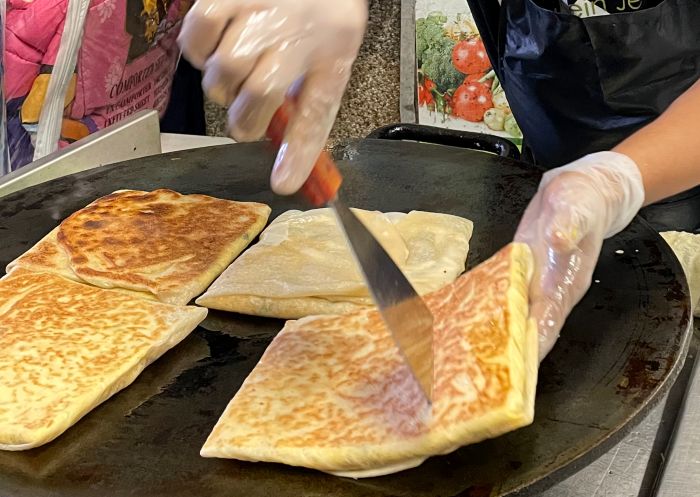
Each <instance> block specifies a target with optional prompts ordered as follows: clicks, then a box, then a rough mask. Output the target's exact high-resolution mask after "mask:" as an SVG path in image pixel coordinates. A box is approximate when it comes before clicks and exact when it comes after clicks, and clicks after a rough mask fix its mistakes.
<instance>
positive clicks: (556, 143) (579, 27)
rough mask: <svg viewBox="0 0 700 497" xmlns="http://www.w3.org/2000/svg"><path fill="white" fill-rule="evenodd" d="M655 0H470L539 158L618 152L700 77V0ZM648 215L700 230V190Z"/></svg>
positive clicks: (656, 221)
mask: <svg viewBox="0 0 700 497" xmlns="http://www.w3.org/2000/svg"><path fill="white" fill-rule="evenodd" d="M653 3H656V5H653V6H651V7H647V8H643V9H640V10H632V11H627V12H622V13H614V12H615V9H610V11H611V13H610V14H609V15H605V16H598V17H588V18H580V17H578V16H576V15H574V14H573V13H572V12H571V11H570V10H569V8H568V7H567V6H565V5H562V3H561V2H559V1H558V0H538V1H537V2H536V1H535V0H503V1H502V5H501V6H500V8H499V5H498V2H497V0H469V4H470V7H471V9H472V13H473V15H474V19H475V21H476V23H477V26H478V28H479V31H480V32H481V34H482V38H483V40H484V43H485V46H486V48H487V51H488V52H489V57H490V58H491V61H492V62H493V65H494V70H495V71H496V74H497V75H498V77H499V79H500V81H501V85H502V86H503V88H504V89H505V92H506V95H507V97H508V101H509V103H510V106H511V109H512V111H513V115H514V116H515V118H516V120H517V122H518V124H519V125H520V127H521V129H522V131H523V135H524V140H525V143H526V145H525V146H526V148H527V152H528V153H529V154H531V157H532V159H533V161H534V162H536V163H538V164H540V165H542V166H544V167H547V168H552V167H557V166H561V165H563V164H566V163H568V162H571V161H573V160H575V159H577V158H579V157H581V156H583V155H586V154H588V153H592V152H597V151H601V150H609V149H611V148H613V147H614V146H615V145H617V144H618V143H620V142H621V141H622V140H624V139H625V138H626V137H628V136H629V135H631V134H632V133H634V132H635V131H637V130H638V129H640V128H641V127H643V126H645V125H646V124H648V123H649V122H651V121H652V120H653V119H655V118H656V117H658V116H659V115H660V114H661V113H662V112H663V111H664V110H665V109H666V108H667V107H668V106H669V105H670V104H671V102H673V101H674V100H675V99H676V98H677V97H678V96H680V95H681V94H682V93H683V92H684V91H685V90H687V89H688V88H689V87H690V86H691V85H692V84H693V83H694V82H695V81H697V80H698V79H700V0H664V1H661V2H659V1H658V0H657V2H653ZM637 5H638V4H637ZM526 155H527V154H526ZM698 167H700V164H698ZM669 174H673V172H672V171H669ZM642 215H643V216H644V217H646V218H647V220H649V221H650V222H651V223H652V225H654V227H655V228H657V229H659V230H669V229H675V230H684V231H695V232H700V188H696V189H694V190H691V191H689V192H686V193H684V194H682V195H678V196H676V197H673V198H671V199H667V200H666V201H664V202H663V203H660V204H656V205H653V206H650V207H647V208H646V209H644V210H643V211H642Z"/></svg>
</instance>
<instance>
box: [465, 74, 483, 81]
mask: <svg viewBox="0 0 700 497" xmlns="http://www.w3.org/2000/svg"><path fill="white" fill-rule="evenodd" d="M484 76H486V73H485V72H482V73H476V74H470V75H469V76H467V77H466V78H464V82H465V83H478V82H479V80H480V79H481V78H483V77H484Z"/></svg>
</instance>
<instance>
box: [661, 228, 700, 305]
mask: <svg viewBox="0 0 700 497" xmlns="http://www.w3.org/2000/svg"><path fill="white" fill-rule="evenodd" d="M661 236H662V237H663V238H664V240H666V243H668V244H669V246H670V247H671V249H672V250H673V252H674V253H675V254H676V257H678V261H679V262H680V263H681V266H682V267H683V271H684V273H685V276H686V278H687V279H688V286H689V287H690V299H691V305H692V308H693V311H694V313H695V316H700V235H695V234H692V233H685V232H683V231H666V232H664V233H661Z"/></svg>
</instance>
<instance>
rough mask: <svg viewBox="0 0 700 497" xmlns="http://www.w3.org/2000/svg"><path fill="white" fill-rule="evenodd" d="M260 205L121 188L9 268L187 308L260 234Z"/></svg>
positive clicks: (263, 209) (265, 212)
mask: <svg viewBox="0 0 700 497" xmlns="http://www.w3.org/2000/svg"><path fill="white" fill-rule="evenodd" d="M269 214H270V208H269V207H268V206H267V205H264V204H259V203H253V202H234V201H230V200H221V199H217V198H213V197H208V196H205V195H181V194H179V193H177V192H173V191H171V190H155V191H152V192H142V191H133V190H123V191H119V192H116V193H113V194H111V195H107V196H106V197H102V198H100V199H98V200H96V201H95V202H93V203H91V204H90V205H88V206H87V207H85V208H83V209H81V210H79V211H78V212H76V213H74V214H73V215H71V216H70V217H68V218H67V219H66V220H64V221H63V222H62V223H61V225H60V226H59V227H58V228H57V229H56V230H54V231H52V232H51V233H49V234H48V235H47V236H46V237H45V238H44V239H42V240H41V241H40V242H39V243H38V244H37V245H35V246H34V247H33V248H32V249H31V250H30V251H29V252H27V253H26V254H24V255H23V256H21V257H19V258H18V259H17V260H15V261H13V262H12V263H10V265H9V266H8V270H11V269H12V268H14V267H23V268H25V269H31V270H35V271H46V272H51V273H55V274H60V275H62V276H65V277H68V278H71V279H74V280H77V281H84V282H87V283H90V284H93V285H95V286H99V287H102V288H122V289H126V290H132V291H136V292H144V293H149V294H151V295H154V296H155V297H156V298H157V299H158V300H160V301H162V302H165V303H169V304H181V305H184V304H187V303H188V302H189V301H190V300H191V299H192V298H194V297H196V296H197V295H199V294H200V293H202V292H203V291H204V290H205V289H206V287H207V286H208V285H209V284H210V283H211V282H212V281H213V280H214V279H215V278H216V277H217V276H218V275H219V274H220V273H221V272H222V271H223V270H224V269H225V268H226V266H228V265H229V264H230V263H231V261H232V260H233V259H234V258H235V257H237V256H238V255H239V254H240V253H241V252H242V251H243V250H244V249H245V247H247V246H248V244H249V243H250V242H251V241H252V240H253V239H254V238H255V237H256V236H257V235H258V234H259V233H260V231H261V230H262V229H263V227H264V226H265V224H266V223H267V219H268V217H269Z"/></svg>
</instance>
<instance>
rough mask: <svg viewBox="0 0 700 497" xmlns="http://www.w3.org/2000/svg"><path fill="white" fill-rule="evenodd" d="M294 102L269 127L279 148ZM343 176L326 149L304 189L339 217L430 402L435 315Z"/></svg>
mask: <svg viewBox="0 0 700 497" xmlns="http://www.w3.org/2000/svg"><path fill="white" fill-rule="evenodd" d="M292 106H293V103H292V102H291V101H290V100H287V101H286V102H285V104H284V105H282V107H280V109H279V110H278V111H277V112H276V113H275V115H274V117H273V119H272V122H271V123H270V127H269V128H268V131H267V136H268V138H270V139H271V141H272V143H273V144H274V145H275V146H276V147H279V146H280V145H281V143H282V140H283V137H284V131H285V129H286V128H287V124H288V122H289V113H290V111H291V108H292ZM342 181H343V179H342V176H341V174H340V171H338V168H337V167H336V165H335V163H334V162H333V159H332V158H331V157H330V155H329V154H328V152H325V151H323V152H321V155H320V156H319V158H318V160H317V162H316V164H315V165H314V168H313V170H312V172H311V175H310V176H309V179H308V180H307V181H306V183H305V184H304V185H303V187H302V189H301V193H302V194H303V195H304V197H306V199H307V200H308V201H309V202H310V203H311V204H312V205H314V206H315V207H319V206H322V205H324V204H325V205H328V206H329V207H330V208H331V209H332V210H333V212H334V213H335V215H336V218H337V219H338V224H339V225H340V227H341V228H342V230H343V232H344V234H345V237H346V240H347V241H348V245H349V246H350V249H351V252H352V254H353V256H354V258H355V261H356V262H357V264H358V266H359V268H360V272H361V273H362V276H363V278H364V280H365V283H366V284H367V287H368V288H369V291H370V294H371V296H372V299H373V300H374V302H375V304H376V305H377V308H378V310H379V313H380V315H381V316H382V319H383V321H384V324H385V325H386V327H387V328H388V329H389V331H390V333H391V336H392V337H393V339H394V342H395V343H396V345H397V347H398V349H399V351H400V352H401V355H402V356H403V358H404V360H405V361H406V363H407V364H408V366H409V368H410V370H411V373H412V375H413V377H414V379H415V380H416V381H417V383H418V385H419V387H420V390H421V391H422V393H423V395H424V396H425V398H426V400H427V401H428V402H429V403H430V402H431V401H432V394H433V367H434V366H433V316H432V314H431V312H430V309H428V307H427V306H426V305H425V302H423V299H422V298H421V297H420V295H418V293H417V292H416V290H415V289H414V288H413V286H412V285H411V283H410V282H409V281H408V279H407V278H406V276H405V275H404V274H403V272H402V271H401V270H400V269H399V267H398V266H397V265H396V263H395V262H394V261H393V260H392V259H391V257H390V256H389V254H388V253H387V252H386V250H385V249H384V248H383V247H382V245H381V244H380V243H379V242H378V241H377V239H376V238H375V237H374V235H373V234H372V233H371V232H370V231H369V230H368V229H367V227H366V226H365V225H364V224H363V223H362V222H361V221H360V219H359V218H358V217H357V216H356V215H355V214H354V213H353V212H352V210H351V209H349V208H348V207H347V206H346V205H345V204H344V203H343V202H342V201H341V200H340V198H339V196H338V192H339V190H340V186H341V184H342Z"/></svg>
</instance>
